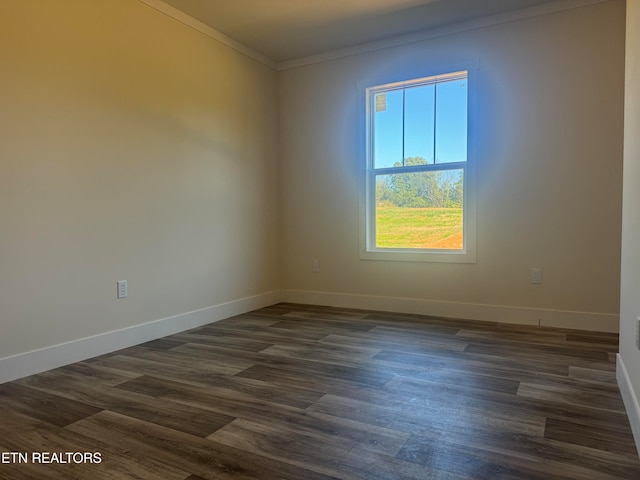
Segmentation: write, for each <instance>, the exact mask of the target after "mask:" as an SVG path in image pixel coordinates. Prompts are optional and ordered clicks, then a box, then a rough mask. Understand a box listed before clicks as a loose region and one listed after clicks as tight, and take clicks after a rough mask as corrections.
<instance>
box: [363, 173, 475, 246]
mask: <svg viewBox="0 0 640 480" xmlns="http://www.w3.org/2000/svg"><path fill="white" fill-rule="evenodd" d="M463 174H464V172H463V170H462V169H455V170H443V171H432V172H418V173H399V174H392V175H377V176H376V192H375V196H376V197H375V208H376V211H375V222H376V234H375V245H376V247H377V248H428V249H448V250H462V248H463V202H462V200H463V181H464V179H463Z"/></svg>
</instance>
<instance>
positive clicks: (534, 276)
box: [531, 268, 542, 285]
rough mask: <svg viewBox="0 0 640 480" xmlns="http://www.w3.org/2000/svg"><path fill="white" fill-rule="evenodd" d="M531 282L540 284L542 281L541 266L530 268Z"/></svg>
mask: <svg viewBox="0 0 640 480" xmlns="http://www.w3.org/2000/svg"><path fill="white" fill-rule="evenodd" d="M531 283H533V284H534V285H540V284H541V283H542V269H541V268H532V269H531Z"/></svg>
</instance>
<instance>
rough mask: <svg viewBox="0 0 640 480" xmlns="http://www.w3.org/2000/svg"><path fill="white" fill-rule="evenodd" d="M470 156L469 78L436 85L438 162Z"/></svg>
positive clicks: (464, 158)
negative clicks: (468, 143)
mask: <svg viewBox="0 0 640 480" xmlns="http://www.w3.org/2000/svg"><path fill="white" fill-rule="evenodd" d="M466 160H467V79H466V78H465V79H462V80H454V81H451V82H444V83H439V84H437V85H436V163H449V162H464V161H466Z"/></svg>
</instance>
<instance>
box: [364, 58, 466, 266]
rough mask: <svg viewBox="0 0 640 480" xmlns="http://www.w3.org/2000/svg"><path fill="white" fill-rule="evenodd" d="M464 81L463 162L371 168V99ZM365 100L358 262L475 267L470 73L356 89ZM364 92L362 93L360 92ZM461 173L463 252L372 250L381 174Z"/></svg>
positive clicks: (409, 249)
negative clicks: (383, 93) (391, 92)
mask: <svg viewBox="0 0 640 480" xmlns="http://www.w3.org/2000/svg"><path fill="white" fill-rule="evenodd" d="M464 74H466V78H467V82H468V83H467V96H468V98H467V160H466V161H465V162H457V163H441V164H428V165H420V166H410V167H389V168H374V163H373V135H372V119H373V112H374V108H373V101H374V100H373V99H374V95H375V94H376V93H379V92H380V91H389V90H393V89H400V88H404V87H410V86H414V85H421V84H429V83H433V84H436V83H440V82H443V81H447V80H454V79H456V78H462V76H463V75H464ZM358 90H359V92H360V93H361V97H364V100H365V104H366V106H365V122H364V130H365V139H366V146H365V149H364V154H363V157H364V158H363V161H362V168H361V177H362V178H361V188H360V258H361V259H363V260H392V261H411V262H443V263H475V262H476V189H475V170H476V165H475V158H474V153H475V148H474V147H475V142H474V121H473V119H474V117H475V74H474V72H473V71H472V70H471V69H455V70H453V69H452V70H449V72H446V73H440V74H435V75H434V74H432V75H428V76H421V77H414V78H409V79H402V80H396V81H391V82H380V83H377V85H373V86H368V87H367V86H362V87H361V88H359V89H358ZM363 90H364V91H363ZM457 169H462V170H463V175H464V177H463V178H464V184H463V248H462V249H461V250H450V249H421V248H380V247H376V246H375V235H376V230H375V228H376V225H375V208H376V205H375V192H376V187H375V178H376V175H381V174H397V173H412V172H428V171H442V170H457Z"/></svg>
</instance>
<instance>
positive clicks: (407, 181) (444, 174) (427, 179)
mask: <svg viewBox="0 0 640 480" xmlns="http://www.w3.org/2000/svg"><path fill="white" fill-rule="evenodd" d="M426 164H427V161H426V160H425V159H424V158H422V157H408V158H406V159H405V161H404V166H415V165H426ZM401 166H402V164H401V163H400V162H396V163H395V164H394V167H401ZM462 193H463V179H462V175H461V174H458V173H457V171H430V172H414V173H398V174H391V175H385V176H384V179H382V180H381V181H378V183H377V184H376V201H377V203H378V204H388V205H393V206H396V207H406V208H462Z"/></svg>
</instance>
